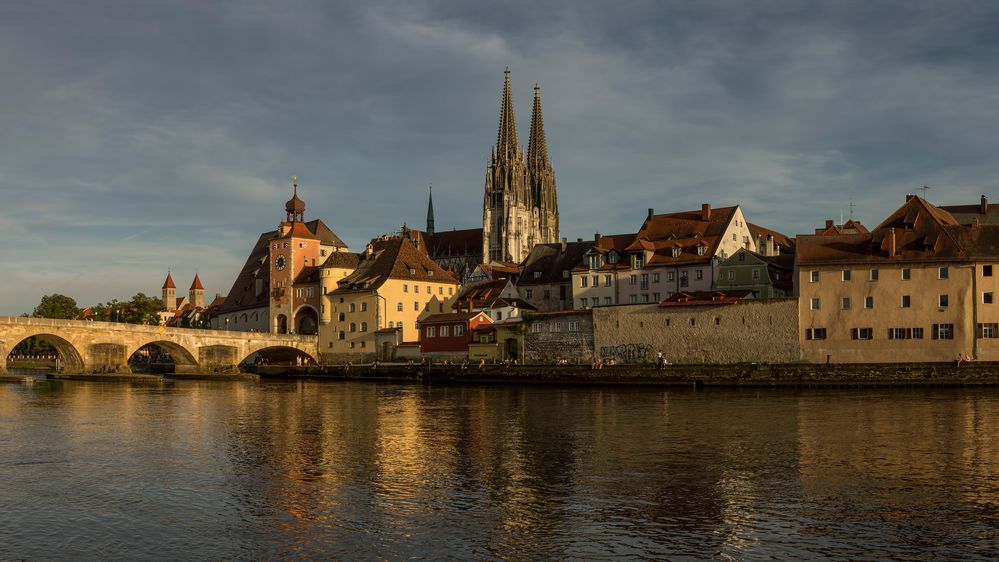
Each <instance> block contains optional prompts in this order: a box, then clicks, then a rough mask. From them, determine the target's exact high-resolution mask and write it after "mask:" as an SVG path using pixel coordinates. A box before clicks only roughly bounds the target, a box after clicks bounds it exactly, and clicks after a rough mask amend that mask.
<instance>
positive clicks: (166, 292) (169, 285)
mask: <svg viewBox="0 0 999 562" xmlns="http://www.w3.org/2000/svg"><path fill="white" fill-rule="evenodd" d="M176 309H177V285H175V284H174V282H173V277H172V276H171V275H170V272H169V271H168V272H167V278H166V281H164V282H163V310H176Z"/></svg>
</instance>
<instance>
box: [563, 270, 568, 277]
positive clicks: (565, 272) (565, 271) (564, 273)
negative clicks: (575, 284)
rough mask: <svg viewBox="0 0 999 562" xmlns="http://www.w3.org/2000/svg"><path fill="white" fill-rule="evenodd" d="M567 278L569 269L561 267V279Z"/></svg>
mask: <svg viewBox="0 0 999 562" xmlns="http://www.w3.org/2000/svg"><path fill="white" fill-rule="evenodd" d="M568 278H569V270H568V269H563V270H562V279H568Z"/></svg>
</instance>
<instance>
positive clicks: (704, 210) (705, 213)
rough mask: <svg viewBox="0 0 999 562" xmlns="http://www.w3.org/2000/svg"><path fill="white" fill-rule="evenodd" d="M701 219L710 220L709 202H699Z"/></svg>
mask: <svg viewBox="0 0 999 562" xmlns="http://www.w3.org/2000/svg"><path fill="white" fill-rule="evenodd" d="M701 220H702V221H709V220H711V203H701Z"/></svg>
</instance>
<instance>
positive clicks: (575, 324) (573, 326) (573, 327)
mask: <svg viewBox="0 0 999 562" xmlns="http://www.w3.org/2000/svg"><path fill="white" fill-rule="evenodd" d="M569 331H570V332H578V331H579V320H571V321H569Z"/></svg>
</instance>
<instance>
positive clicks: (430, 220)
mask: <svg viewBox="0 0 999 562" xmlns="http://www.w3.org/2000/svg"><path fill="white" fill-rule="evenodd" d="M433 233H434V186H432V185H431V186H430V200H429V202H428V203H427V234H433Z"/></svg>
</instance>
